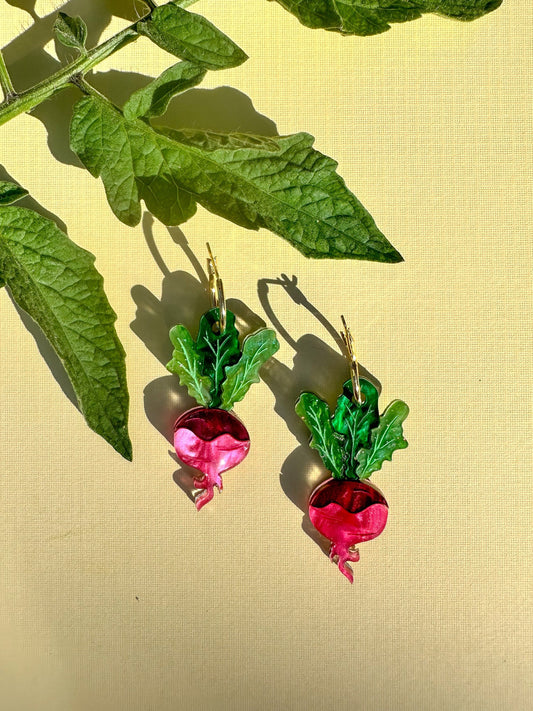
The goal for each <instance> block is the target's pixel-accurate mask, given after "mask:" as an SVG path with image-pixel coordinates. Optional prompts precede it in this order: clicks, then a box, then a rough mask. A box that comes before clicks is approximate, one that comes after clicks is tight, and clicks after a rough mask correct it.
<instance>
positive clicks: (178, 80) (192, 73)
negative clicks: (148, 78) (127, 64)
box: [122, 62, 206, 119]
mask: <svg viewBox="0 0 533 711" xmlns="http://www.w3.org/2000/svg"><path fill="white" fill-rule="evenodd" d="M205 75H206V70H205V69H203V68H202V67H199V66H198V65H196V64H192V63H191V62H178V63H177V64H174V65H173V66H172V67H169V68H168V69H167V70H166V71H164V72H163V73H162V74H161V75H160V76H159V77H157V79H154V81H152V82H150V83H149V84H148V85H147V86H145V87H143V88H142V89H139V90H138V91H135V92H134V93H133V94H132V95H131V96H130V98H129V99H128V100H127V101H126V103H125V104H124V108H123V110H122V111H123V113H124V116H125V117H126V118H127V119H135V118H137V117H138V116H145V117H150V116H161V115H162V114H164V113H165V111H166V110H167V107H168V104H169V102H170V100H171V99H172V98H173V97H174V96H176V94H179V93H181V92H182V91H185V90H186V89H190V88H191V87H193V86H196V85H197V84H199V83H200V82H201V81H202V79H203V78H204V77H205Z"/></svg>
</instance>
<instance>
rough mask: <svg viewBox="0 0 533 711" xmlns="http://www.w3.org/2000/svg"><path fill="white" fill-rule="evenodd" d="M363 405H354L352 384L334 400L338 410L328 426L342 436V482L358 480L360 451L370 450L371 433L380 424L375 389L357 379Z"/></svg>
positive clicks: (370, 384)
mask: <svg viewBox="0 0 533 711" xmlns="http://www.w3.org/2000/svg"><path fill="white" fill-rule="evenodd" d="M359 384H360V387H361V392H362V394H363V395H364V402H363V404H362V405H359V404H358V403H357V402H354V401H353V389H352V382H351V380H347V381H346V382H345V383H344V386H343V392H342V393H341V395H340V396H339V398H338V400H337V407H336V409H335V413H334V415H333V418H332V421H331V424H332V427H333V429H334V431H335V432H338V433H339V434H342V435H343V436H344V439H343V440H342V454H343V468H342V478H343V479H355V480H356V479H359V477H358V475H357V474H356V470H357V466H358V464H359V462H358V453H359V450H360V449H361V447H370V433H371V430H372V428H373V427H375V426H376V425H377V424H378V423H379V410H378V398H379V394H378V391H377V389H376V388H375V387H374V385H372V383H370V382H369V381H368V380H365V379H364V378H360V379H359Z"/></svg>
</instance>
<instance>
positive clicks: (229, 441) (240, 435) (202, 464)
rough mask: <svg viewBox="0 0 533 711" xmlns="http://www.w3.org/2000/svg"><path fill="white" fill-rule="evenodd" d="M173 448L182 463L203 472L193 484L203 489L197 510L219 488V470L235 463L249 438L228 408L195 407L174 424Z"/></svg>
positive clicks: (247, 446)
mask: <svg viewBox="0 0 533 711" xmlns="http://www.w3.org/2000/svg"><path fill="white" fill-rule="evenodd" d="M174 448H175V449H176V454H177V455H178V457H179V458H180V459H181V461H182V462H183V463H184V464H188V465H189V466H191V467H194V468H195V469H198V470H199V471H200V472H202V475H203V476H202V477H200V478H195V479H194V486H195V487H196V488H197V489H203V490H204V492H203V493H202V494H201V495H199V496H197V497H196V501H195V504H196V508H197V509H198V511H199V510H200V509H201V508H202V506H204V505H205V504H207V502H208V501H211V499H212V498H213V493H214V487H215V486H216V487H217V488H218V489H219V490H221V489H222V477H221V476H220V475H221V474H222V472H225V471H227V470H228V469H231V468H232V467H235V466H237V464H239V462H242V460H243V459H244V458H245V457H246V455H247V454H248V450H249V449H250V437H249V435H248V432H247V430H246V427H245V426H244V425H243V424H242V422H241V421H240V420H239V419H238V418H237V417H235V415H233V414H232V413H231V412H228V411H227V410H221V409H219V408H217V407H195V408H193V409H192V410H187V412H184V413H183V415H181V416H180V417H179V418H178V419H177V420H176V422H175V424H174Z"/></svg>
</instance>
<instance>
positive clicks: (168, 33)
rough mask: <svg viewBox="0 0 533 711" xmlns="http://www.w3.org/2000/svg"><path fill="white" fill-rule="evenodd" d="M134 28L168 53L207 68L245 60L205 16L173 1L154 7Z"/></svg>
mask: <svg viewBox="0 0 533 711" xmlns="http://www.w3.org/2000/svg"><path fill="white" fill-rule="evenodd" d="M137 31H138V32H139V33H140V34H142V35H146V36H147V37H149V38H150V39H151V40H152V42H155V44H157V45H158V46H159V47H161V48H162V49H164V50H166V51H167V52H169V53H170V54H173V55H174V56H176V57H179V58H180V59H186V60H188V61H189V62H193V63H195V64H199V65H201V66H202V67H205V68H206V69H215V70H216V69H227V68H229V67H237V66H239V64H242V63H243V62H245V61H246V60H247V59H248V57H247V55H246V54H245V53H244V52H243V51H242V49H241V48H240V47H238V46H237V45H236V44H235V42H233V41H232V40H231V39H230V38H229V37H227V36H226V35H225V34H224V33H223V32H221V31H220V30H219V29H218V28H217V27H215V25H213V24H212V23H211V22H209V20H207V19H206V18H205V17H202V15H196V14H195V13H193V12H189V11H188V10H184V9H183V8H182V7H178V6H177V5H174V4H173V3H168V4H166V5H162V6H161V7H158V8H156V9H155V10H154V11H153V12H152V13H151V15H150V18H149V19H147V20H142V21H141V22H139V23H137Z"/></svg>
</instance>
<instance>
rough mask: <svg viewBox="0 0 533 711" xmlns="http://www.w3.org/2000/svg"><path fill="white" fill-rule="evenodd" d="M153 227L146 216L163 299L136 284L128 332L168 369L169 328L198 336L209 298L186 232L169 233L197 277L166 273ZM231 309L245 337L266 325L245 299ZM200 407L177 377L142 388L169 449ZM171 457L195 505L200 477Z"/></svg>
mask: <svg viewBox="0 0 533 711" xmlns="http://www.w3.org/2000/svg"><path fill="white" fill-rule="evenodd" d="M153 223H154V220H153V218H152V217H151V216H150V215H145V217H144V219H143V230H144V235H145V240H146V243H147V246H148V249H149V250H150V252H151V255H152V257H153V259H154V260H155V262H156V263H157V264H158V265H159V267H160V269H161V271H162V273H163V280H162V284H161V298H158V297H157V296H155V295H154V294H152V292H150V291H149V290H148V289H147V288H146V287H144V286H142V285H140V284H138V285H136V286H134V287H133V288H132V290H131V295H132V298H133V300H134V302H135V304H136V307H137V308H136V315H135V319H134V320H133V321H132V322H131V324H130V328H131V330H132V331H133V332H134V333H135V334H136V336H137V337H138V338H139V339H140V340H141V341H142V342H143V343H144V344H145V346H146V348H147V349H148V350H149V351H150V352H151V353H152V354H153V355H154V356H155V358H156V359H157V360H158V361H159V362H160V363H161V364H162V365H165V364H166V363H168V362H169V360H170V359H171V357H172V350H173V348H172V344H171V342H170V339H169V331H170V329H171V328H172V327H173V326H174V325H176V324H177V323H181V324H183V325H184V326H186V328H187V329H188V330H189V331H190V332H191V334H192V335H193V337H194V336H195V335H196V331H197V330H198V322H199V318H200V316H201V315H202V314H203V313H204V312H206V311H207V310H208V309H209V308H210V300H209V296H208V288H207V287H208V279H207V275H206V274H205V272H204V270H203V268H202V266H201V265H200V262H199V261H198V259H197V257H196V255H194V253H193V252H192V250H191V249H190V247H189V244H188V243H187V240H186V237H185V235H184V234H183V232H182V231H181V230H180V229H178V228H170V229H169V232H170V235H171V237H172V239H173V240H174V242H175V243H176V244H177V245H178V246H180V247H181V248H182V251H183V253H184V255H185V257H186V258H187V259H188V260H189V262H190V264H191V266H192V267H193V269H194V271H195V272H196V275H197V276H196V277H195V276H193V275H192V274H189V273H188V272H185V271H176V272H171V271H170V270H169V269H168V267H167V266H166V264H165V263H164V261H163V259H162V257H161V255H160V253H159V251H158V250H157V245H156V243H155V240H154V236H153V231H152V227H153ZM227 306H228V309H230V310H231V311H232V312H233V313H234V314H235V322H236V325H237V328H238V330H239V333H240V335H241V337H242V338H244V337H245V336H246V335H248V334H249V333H253V332H254V331H257V330H258V329H259V328H261V327H264V326H265V322H264V321H263V319H261V318H260V317H259V316H258V315H257V314H255V313H254V312H253V311H252V310H251V309H249V308H248V307H247V306H246V304H244V303H243V302H242V301H240V300H238V299H228V300H227ZM197 404H198V403H197V402H196V401H195V400H193V399H192V398H191V397H190V396H189V394H188V393H187V389H186V388H185V387H183V386H182V385H180V384H179V381H178V378H176V376H174V375H164V376H162V377H160V378H156V379H155V380H153V381H152V382H150V383H148V385H147V386H146V387H145V388H144V410H145V413H146V417H147V419H148V421H149V422H150V423H151V424H152V425H153V427H155V429H156V430H158V432H160V434H161V435H162V436H163V437H165V439H166V440H167V441H168V442H169V443H170V444H171V445H173V436H174V422H175V421H176V419H177V417H178V415H179V414H181V413H183V412H184V411H185V410H188V409H190V408H192V407H196V406H197ZM169 454H170V456H171V458H172V459H173V461H174V462H175V463H177V464H179V465H180V469H178V470H177V471H175V472H174V474H173V479H174V482H175V483H176V484H177V485H178V486H179V487H180V488H182V489H183V491H185V493H186V494H187V496H188V497H189V498H190V499H191V500H192V501H194V498H195V493H196V491H197V490H195V489H194V488H193V483H192V482H193V478H194V476H197V475H198V472H197V470H195V469H193V468H191V467H188V466H186V465H184V464H182V463H181V462H180V461H179V460H178V458H177V457H176V455H175V454H174V452H173V450H171V451H170V452H169Z"/></svg>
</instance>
